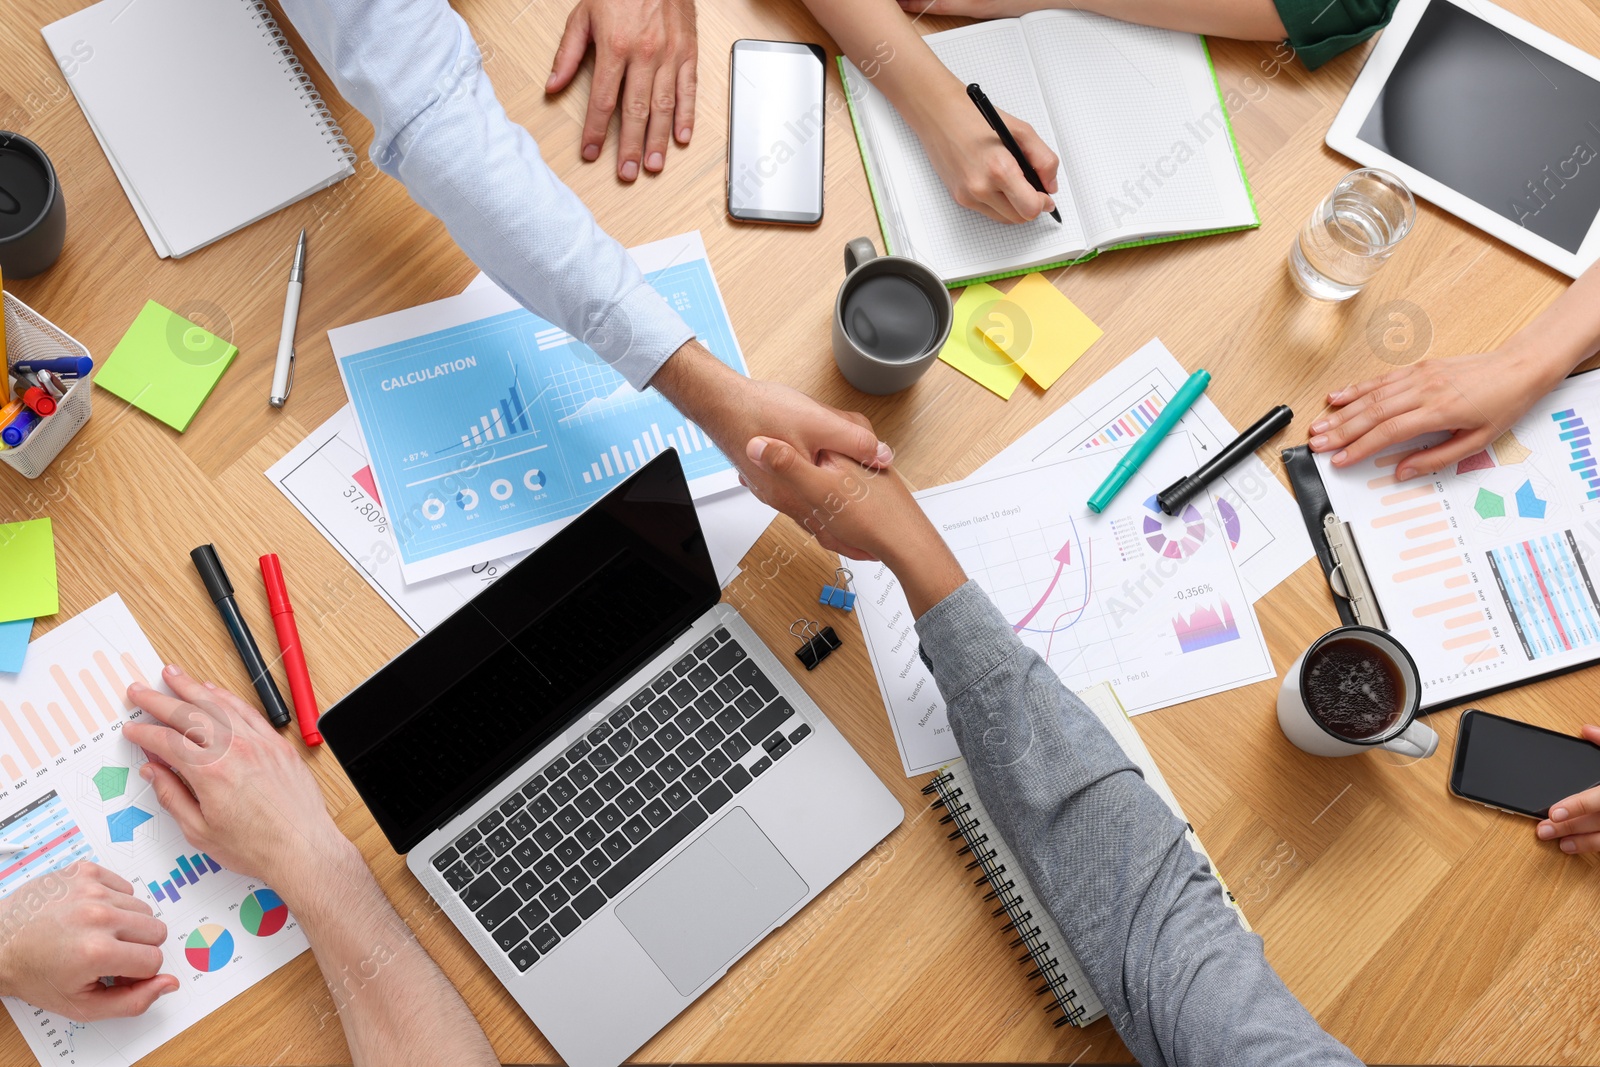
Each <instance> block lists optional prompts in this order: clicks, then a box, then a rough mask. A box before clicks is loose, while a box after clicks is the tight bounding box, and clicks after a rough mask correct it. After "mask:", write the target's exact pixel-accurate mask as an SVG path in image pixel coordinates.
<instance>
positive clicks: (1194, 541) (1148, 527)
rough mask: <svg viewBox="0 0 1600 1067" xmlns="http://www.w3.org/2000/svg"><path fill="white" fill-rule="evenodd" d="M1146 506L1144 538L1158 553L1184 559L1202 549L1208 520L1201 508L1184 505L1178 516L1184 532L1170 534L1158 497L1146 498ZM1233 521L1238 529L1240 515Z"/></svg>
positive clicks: (1170, 557) (1169, 557) (1171, 557)
mask: <svg viewBox="0 0 1600 1067" xmlns="http://www.w3.org/2000/svg"><path fill="white" fill-rule="evenodd" d="M1144 506H1145V510H1147V511H1149V512H1150V514H1148V515H1146V516H1145V517H1144V539H1145V540H1146V541H1147V542H1149V544H1150V547H1151V548H1153V549H1155V551H1156V555H1158V556H1165V557H1166V558H1168V559H1184V558H1186V557H1188V556H1192V555H1194V554H1195V553H1196V552H1198V551H1199V550H1200V545H1201V543H1202V542H1204V541H1205V539H1206V520H1205V519H1204V518H1203V517H1202V516H1201V514H1200V509H1199V508H1197V507H1195V506H1194V505H1193V504H1189V505H1187V506H1186V507H1184V509H1183V514H1182V515H1179V516H1178V521H1179V522H1181V523H1183V532H1182V533H1181V534H1170V535H1169V534H1168V532H1167V529H1166V527H1165V526H1164V525H1163V524H1162V522H1161V508H1160V506H1159V505H1158V504H1157V503H1156V498H1155V497H1151V498H1150V499H1149V500H1146V501H1145V502H1144ZM1230 510H1231V509H1230ZM1233 522H1234V528H1235V531H1237V529H1238V524H1239V516H1238V515H1234V517H1233Z"/></svg>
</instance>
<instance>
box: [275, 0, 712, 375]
mask: <svg viewBox="0 0 1600 1067" xmlns="http://www.w3.org/2000/svg"><path fill="white" fill-rule="evenodd" d="M283 8H284V12H285V13H286V14H287V15H288V17H289V20H290V21H291V22H292V23H293V24H294V27H295V28H296V29H297V30H299V31H300V34H301V35H302V36H303V37H304V38H305V40H306V43H307V44H308V45H310V47H311V51H312V52H313V53H314V54H315V55H316V57H317V59H318V60H319V61H320V62H321V64H322V66H323V67H324V68H325V69H326V70H327V71H328V73H329V75H330V76H331V77H332V78H333V80H334V82H335V84H336V85H337V86H338V88H339V92H340V93H341V94H343V95H344V97H345V99H347V100H349V101H350V102H351V103H352V104H354V105H355V106H356V107H357V108H359V109H360V111H361V112H362V114H364V115H366V117H367V118H368V119H369V120H370V121H371V122H372V125H373V129H374V136H373V140H372V149H371V152H370V155H371V157H372V161H373V162H374V163H375V164H377V166H378V168H379V169H380V170H382V171H383V172H384V173H385V174H388V175H390V176H391V177H394V178H398V179H399V180H400V181H401V182H403V183H404V184H405V187H406V190H407V191H408V192H409V193H410V194H411V197H412V199H414V200H415V201H416V202H417V203H418V204H421V205H422V206H423V207H424V208H426V209H427V210H428V211H430V212H432V213H433V214H434V215H435V216H437V217H438V218H439V219H440V220H441V221H442V222H443V223H444V224H445V226H446V228H448V229H449V231H450V235H451V236H452V237H453V238H455V241H456V243H457V244H458V245H460V246H461V249H462V250H463V251H464V252H466V254H467V255H468V257H470V258H471V259H472V261H473V262H474V263H476V264H477V265H478V267H479V268H480V269H482V270H483V271H484V272H485V273H486V274H488V275H489V277H491V278H493V279H494V280H495V282H496V283H497V284H498V285H499V286H500V287H501V288H502V289H504V290H506V292H508V293H510V294H511V295H512V296H514V297H515V298H516V299H517V300H518V302H520V303H521V304H522V305H523V306H524V307H526V308H527V309H528V310H530V311H532V312H534V313H535V314H537V315H540V316H541V317H543V318H546V319H548V320H550V321H551V322H553V323H555V324H556V325H557V326H560V327H561V328H562V329H564V330H566V331H567V332H568V333H570V334H572V335H573V336H574V337H576V338H578V339H579V340H581V341H583V342H584V343H585V344H587V345H588V346H589V347H590V348H592V349H594V351H595V352H597V353H598V354H599V355H600V357H601V358H602V359H603V360H605V362H606V363H607V364H609V365H610V366H612V367H614V368H615V369H616V370H617V371H619V372H620V373H621V374H622V375H623V376H624V377H625V378H627V380H628V382H629V383H630V384H632V385H633V386H634V387H635V388H640V389H642V388H644V386H645V385H646V383H648V382H649V380H650V378H651V376H652V375H654V374H655V372H656V370H657V369H658V368H659V367H660V366H661V364H662V363H664V362H666V359H667V357H668V356H670V355H672V353H673V352H675V351H677V350H678V348H680V347H681V346H682V345H683V344H684V343H685V342H686V341H688V340H690V339H691V338H692V337H693V336H694V331H693V330H691V329H690V328H689V326H688V324H687V323H685V322H684V321H683V319H682V318H680V317H679V316H678V314H677V313H676V312H674V311H673V310H672V309H671V308H670V307H668V306H667V304H666V302H665V301H664V300H662V299H661V297H660V295H659V294H658V293H656V291H655V290H654V289H652V288H651V287H650V284H649V283H648V282H646V281H645V279H644V276H643V275H642V274H641V273H640V271H639V268H638V267H637V266H636V265H635V264H634V262H633V260H632V259H631V258H630V257H629V256H628V253H627V251H626V250H624V249H623V247H622V246H621V245H619V244H618V243H617V242H616V241H614V240H613V239H612V238H611V237H610V236H609V235H607V234H606V233H605V231H603V230H602V229H600V227H599V225H598V224H597V223H596V222H595V220H594V216H593V215H591V214H590V213H589V209H588V208H586V207H584V205H583V202H582V201H580V200H579V199H578V198H577V196H576V195H574V194H573V192H572V190H571V189H568V188H567V187H566V186H565V185H564V184H562V182H561V181H560V180H559V179H558V178H557V177H556V176H555V174H554V173H552V172H551V170H550V168H549V167H548V166H547V165H546V164H545V162H544V160H543V159H542V158H541V157H540V155H539V146H538V145H537V144H536V143H535V142H534V140H533V137H532V136H530V135H529V133H528V131H527V130H525V129H523V128H522V127H521V126H519V125H517V124H516V123H514V122H512V121H511V119H510V118H509V117H508V116H507V115H506V113H505V110H504V109H503V108H502V107H501V106H500V102H499V100H498V99H496V97H495V94H494V87H493V86H492V85H490V84H489V78H488V76H487V75H486V74H485V73H484V71H483V61H482V55H481V53H480V52H479V50H478V45H477V42H476V41H474V40H473V38H472V32H471V31H470V30H469V29H468V28H467V24H466V23H465V22H464V21H462V19H461V17H460V16H459V15H457V14H456V13H455V11H453V10H452V9H451V8H450V6H449V4H448V3H447V2H446V0H283Z"/></svg>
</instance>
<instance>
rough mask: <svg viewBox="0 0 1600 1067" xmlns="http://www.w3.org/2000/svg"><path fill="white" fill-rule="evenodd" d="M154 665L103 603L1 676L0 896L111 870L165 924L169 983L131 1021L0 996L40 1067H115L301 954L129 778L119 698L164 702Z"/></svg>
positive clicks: (247, 892)
mask: <svg viewBox="0 0 1600 1067" xmlns="http://www.w3.org/2000/svg"><path fill="white" fill-rule="evenodd" d="M161 664H162V660H161V659H160V658H159V657H158V656H157V655H156V653H155V650H154V649H153V648H151V647H150V642H149V641H148V640H147V639H146V638H145V636H144V634H143V633H142V632H141V631H140V629H139V625H138V623H136V622H135V621H134V619H133V616H132V615H131V614H129V612H128V609H127V607H126V605H124V604H123V602H122V598H121V597H118V596H111V597H108V598H106V599H105V600H102V601H101V602H100V603H98V604H96V605H95V606H94V607H92V608H90V609H89V610H87V611H85V612H83V613H82V614H80V615H78V616H76V617H75V618H72V619H70V620H68V621H67V622H64V623H62V624H61V625H60V626H57V627H56V628H55V629H54V630H51V631H50V632H49V633H47V634H45V635H44V636H43V637H41V638H39V639H38V640H37V641H35V642H34V643H33V645H32V647H31V648H30V649H29V653H28V661H27V663H26V664H25V665H24V667H23V669H22V671H21V673H19V674H16V675H4V676H0V840H4V841H9V842H14V843H20V844H25V845H26V846H27V848H26V849H25V851H23V852H20V853H18V854H16V855H15V856H11V857H7V858H6V859H4V860H3V861H0V896H6V895H9V894H10V893H12V892H14V891H15V890H16V889H17V888H18V887H19V886H21V885H23V884H24V883H26V882H27V881H29V880H30V879H33V878H37V877H40V876H41V875H44V874H48V873H49V872H51V871H56V870H60V869H62V868H65V867H67V866H70V865H71V864H72V863H74V862H76V861H78V860H92V861H94V862H96V863H99V864H100V865H101V866H103V867H107V868H109V869H111V870H113V871H116V872H117V873H118V874H120V875H122V876H123V877H124V878H126V879H127V880H128V881H130V882H132V883H133V886H134V894H135V895H136V896H138V897H139V898H140V899H141V900H143V901H144V902H145V903H147V904H149V905H150V906H151V907H152V908H153V909H155V913H156V916H157V917H158V918H160V919H161V920H162V921H163V922H164V923H166V924H167V942H166V944H165V945H163V946H162V952H163V954H164V955H165V956H166V961H165V963H164V964H163V965H162V971H163V972H164V973H167V974H174V975H177V976H178V980H179V983H180V984H179V987H178V990H177V992H175V993H169V994H167V995H166V996H164V997H162V998H160V999H159V1000H157V1001H156V1002H155V1005H154V1006H153V1007H151V1009H150V1010H149V1011H147V1012H145V1013H144V1014H143V1015H140V1016H138V1017H136V1018H132V1019H108V1020H105V1021H103V1022H97V1023H90V1024H87V1025H86V1024H82V1023H76V1022H72V1021H70V1020H68V1019H66V1018H64V1017H60V1016H56V1015H52V1014H50V1013H49V1012H46V1011H43V1010H42V1009H39V1008H35V1007H33V1006H32V1005H30V1004H27V1003H25V1002H23V1001H21V1000H18V999H16V998H15V997H6V998H5V1005H6V1010H7V1011H9V1012H10V1013H11V1018H12V1019H13V1020H14V1021H15V1022H16V1024H17V1028H18V1029H19V1030H21V1031H22V1036H23V1037H24V1038H26V1039H27V1042H28V1046H29V1048H31V1049H32V1050H33V1054H34V1055H35V1056H37V1057H38V1059H39V1062H40V1063H41V1064H45V1065H47V1067H48V1065H55V1064H61V1065H78V1067H109V1065H118V1067H127V1065H129V1064H132V1063H133V1062H134V1061H135V1060H137V1059H140V1058H141V1057H143V1056H145V1055H146V1054H148V1053H149V1052H150V1051H151V1050H153V1049H155V1048H157V1047H158V1046H160V1045H161V1044H163V1043H165V1042H166V1041H169V1040H171V1039H172V1038H173V1037H176V1036H177V1035H178V1034H179V1033H182V1032H183V1031H184V1030H185V1029H186V1028H188V1027H190V1026H192V1025H194V1024H195V1023H196V1022H198V1021H199V1020H200V1019H202V1018H204V1017H205V1016H206V1015H207V1014H209V1013H210V1012H212V1011H214V1010H215V1009H217V1008H219V1007H221V1006H222V1005H223V1004H225V1003H227V1002H228V1001H229V1000H232V999H233V998H234V997H236V996H238V995H239V994H240V993H243V992H244V991H245V990H247V989H249V988H250V987H251V986H252V985H254V984H255V983H256V982H259V981H260V980H261V979H263V978H265V977H266V976H267V975H269V974H271V973H272V972H273V971H275V970H277V969H278V968H279V967H281V966H283V965H284V964H285V963H288V962H289V961H290V960H292V959H294V958H295V957H296V956H298V955H299V954H300V953H302V952H304V951H305V950H306V949H307V948H308V947H309V946H308V945H307V942H306V939H305V935H304V934H303V933H302V932H301V931H300V928H299V924H298V923H296V922H295V920H294V917H293V916H292V915H290V914H289V910H288V908H287V907H285V906H284V903H283V901H282V899H280V898H279V897H278V895H277V894H276V893H274V892H273V891H272V889H271V888H270V887H269V886H265V885H262V884H261V883H260V882H258V881H255V880H254V879H251V878H247V877H245V876H244V875H242V874H235V873H234V872H233V871H230V870H227V869H226V868H224V867H222V866H221V865H219V864H218V863H217V861H216V860H214V859H213V858H212V857H211V856H209V855H207V854H206V853H204V852H200V851H198V850H196V849H194V848H192V847H191V846H190V845H189V844H188V842H186V841H185V840H184V839H183V834H182V832H181V831H180V830H179V829H178V824H177V823H176V822H175V821H174V820H173V819H172V818H171V817H170V816H168V815H167V814H166V812H165V811H164V810H163V809H162V807H161V805H160V804H159V803H157V801H156V798H155V791H154V790H153V789H152V788H151V787H150V786H149V785H147V784H146V783H145V781H144V779H142V778H140V777H139V768H140V766H141V765H143V763H144V761H145V760H144V753H143V752H142V751H141V750H140V749H138V748H136V747H135V746H133V745H132V744H130V743H129V742H127V741H125V740H124V739H123V737H122V727H123V724H124V723H127V722H136V721H139V720H140V719H142V718H143V717H144V712H143V711H141V710H139V709H138V708H135V707H133V706H132V705H130V704H128V703H127V702H126V701H125V699H124V696H125V692H126V690H127V687H128V684H129V683H130V682H132V681H134V680H138V681H141V682H144V683H145V684H147V685H154V686H156V687H157V688H159V689H162V690H163V691H166V687H165V686H164V685H162V684H161Z"/></svg>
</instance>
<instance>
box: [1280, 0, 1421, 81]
mask: <svg viewBox="0 0 1600 1067" xmlns="http://www.w3.org/2000/svg"><path fill="white" fill-rule="evenodd" d="M1274 2H1275V3H1276V4H1277V5H1278V16H1279V17H1280V18H1282V19H1283V27H1284V29H1286V30H1288V31H1289V44H1290V45H1292V46H1293V47H1294V51H1295V55H1297V56H1299V57H1300V61H1301V62H1302V63H1304V64H1305V65H1306V67H1307V68H1308V69H1310V70H1315V69H1316V68H1317V67H1320V66H1322V64H1324V63H1326V62H1327V61H1328V60H1330V59H1332V58H1333V57H1334V56H1336V55H1338V54H1339V53H1340V52H1343V51H1344V50H1345V49H1347V48H1354V47H1355V46H1356V45H1358V44H1360V43H1361V42H1362V41H1365V40H1366V39H1367V38H1368V37H1371V36H1372V35H1373V34H1374V33H1376V32H1378V31H1379V30H1381V29H1383V28H1384V27H1385V26H1387V25H1388V24H1389V17H1390V16H1391V15H1393V14H1394V8H1395V5H1396V4H1397V3H1399V0H1274Z"/></svg>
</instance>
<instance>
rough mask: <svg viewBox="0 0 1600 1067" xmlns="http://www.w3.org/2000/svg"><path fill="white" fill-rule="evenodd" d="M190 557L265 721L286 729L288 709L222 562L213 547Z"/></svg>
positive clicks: (199, 550)
mask: <svg viewBox="0 0 1600 1067" xmlns="http://www.w3.org/2000/svg"><path fill="white" fill-rule="evenodd" d="M189 558H190V559H192V560H194V569H195V570H197V571H199V572H200V580H201V581H202V582H204V583H205V586H206V593H207V594H209V595H210V597H211V600H212V602H213V603H215V604H216V605H217V611H218V613H219V614H221V615H222V624H223V625H224V626H226V627H227V628H228V636H230V637H232V638H233V647H234V648H236V649H238V650H239V658H240V659H241V660H243V661H244V670H245V673H246V674H248V675H249V676H250V681H251V683H252V684H254V685H255V687H256V696H258V697H260V698H261V706H262V707H263V708H264V709H265V710H266V713H267V721H268V722H270V723H272V725H274V726H288V725H289V706H288V705H287V704H285V703H284V702H283V694H282V693H280V692H278V683H277V682H274V681H273V680H272V672H271V671H269V670H267V661H266V660H264V659H262V658H261V649H259V648H257V647H256V639H255V638H254V637H252V636H251V635H250V627H249V626H248V625H247V624H246V623H245V621H244V614H243V613H242V612H240V610H239V604H238V602H237V601H235V600H234V599H233V583H232V582H230V581H228V572H227V571H225V570H223V569H222V560H220V559H218V558H217V550H216V548H215V547H213V546H212V545H201V546H200V547H199V548H197V549H195V550H194V551H193V552H190V553H189Z"/></svg>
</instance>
